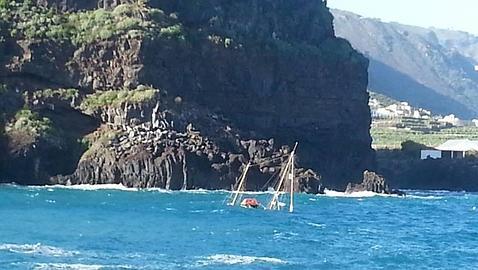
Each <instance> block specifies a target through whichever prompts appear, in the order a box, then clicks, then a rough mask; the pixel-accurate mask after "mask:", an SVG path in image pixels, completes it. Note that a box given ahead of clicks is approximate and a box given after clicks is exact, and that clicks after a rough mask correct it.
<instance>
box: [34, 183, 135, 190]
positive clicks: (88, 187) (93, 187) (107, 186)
mask: <svg viewBox="0 0 478 270" xmlns="http://www.w3.org/2000/svg"><path fill="white" fill-rule="evenodd" d="M41 188H47V189H51V188H56V189H74V190H122V191H138V190H140V189H138V188H129V187H125V186H123V185H122V184H100V185H71V186H64V185H53V186H42V187H41Z"/></svg>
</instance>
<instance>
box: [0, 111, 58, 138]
mask: <svg viewBox="0 0 478 270" xmlns="http://www.w3.org/2000/svg"><path fill="white" fill-rule="evenodd" d="M6 131H7V132H21V133H24V134H27V135H29V136H30V137H32V138H35V139H37V138H40V137H50V136H54V135H55V129H54V128H53V124H52V122H51V120H50V119H49V118H47V117H41V116H40V115H39V114H38V113H36V112H33V111H31V110H30V109H27V108H24V109H22V110H20V111H18V112H17V113H16V115H15V117H14V119H13V121H12V122H11V123H10V124H8V125H7V127H6Z"/></svg>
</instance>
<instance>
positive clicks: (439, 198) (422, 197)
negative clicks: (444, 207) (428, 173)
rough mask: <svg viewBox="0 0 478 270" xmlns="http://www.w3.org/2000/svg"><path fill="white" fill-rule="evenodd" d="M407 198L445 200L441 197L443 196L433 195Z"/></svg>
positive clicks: (409, 196)
mask: <svg viewBox="0 0 478 270" xmlns="http://www.w3.org/2000/svg"><path fill="white" fill-rule="evenodd" d="M407 198H410V199H420V200H441V199H443V197H441V196H433V195H430V196H421V195H420V196H419V195H407Z"/></svg>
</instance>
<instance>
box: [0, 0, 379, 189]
mask: <svg viewBox="0 0 478 270" xmlns="http://www.w3.org/2000/svg"><path fill="white" fill-rule="evenodd" d="M0 13H2V16H1V19H0V26H1V31H0V33H2V36H1V38H0V55H2V56H3V57H1V58H0V64H1V65H0V83H1V84H2V85H3V86H2V87H3V89H4V90H3V92H2V93H3V94H4V95H5V97H8V98H9V99H12V100H13V99H14V100H16V101H17V102H16V103H8V104H6V105H2V107H1V108H0V111H1V112H2V114H3V117H2V118H3V120H4V123H3V124H2V125H3V126H5V132H4V139H3V142H4V147H5V148H6V149H5V153H8V155H7V157H6V158H5V160H4V162H3V169H2V171H1V173H0V175H1V177H2V178H3V179H5V180H7V181H17V182H20V183H26V184H44V183H62V184H78V183H93V184H97V183H123V184H125V185H127V186H137V187H164V188H169V189H180V188H230V187H231V185H232V184H233V183H234V181H235V178H236V177H237V176H238V174H239V173H240V171H241V170H242V167H243V166H244V164H245V163H247V162H248V161H249V160H253V161H255V163H257V164H259V165H257V167H255V168H254V169H253V171H252V174H251V178H252V179H253V180H251V181H250V186H249V187H248V188H249V189H261V188H263V187H266V186H267V185H268V184H269V185H270V183H268V179H270V177H271V176H273V175H274V174H275V173H277V171H278V170H279V169H280V163H281V160H282V159H283V158H284V157H286V156H287V154H288V153H289V151H290V149H289V147H290V146H291V145H293V144H294V142H296V141H297V142H299V150H298V155H299V156H298V162H299V165H300V169H298V173H299V175H300V179H299V182H300V183H299V187H300V189H301V190H302V191H310V192H317V191H318V190H319V189H320V186H323V185H326V186H329V187H331V188H339V189H344V188H345V186H346V184H347V183H348V182H350V181H351V180H355V179H357V180H358V179H360V178H361V174H362V172H363V171H364V170H365V169H368V168H370V167H371V166H372V162H373V152H372V150H371V148H370V144H371V139H370V135H369V126H370V114H369V108H368V106H367V102H368V94H367V92H366V86H367V65H368V61H367V60H366V59H365V58H364V57H363V56H362V55H361V54H359V53H357V52H356V51H354V50H353V49H352V48H351V46H350V44H349V43H348V42H347V41H345V40H343V39H339V38H336V37H335V35H334V30H333V26H332V16H331V14H330V13H329V11H328V9H327V7H326V6H325V4H324V3H323V2H322V1H305V0H295V1H290V0H280V1H277V0H274V1H273V0H247V1H238V2H234V3H231V2H230V1H225V0H209V1H181V0H175V1H170V0H168V1H166V0H151V1H127V0H121V1H113V0H111V1H106V0H104V1H103V0H101V1H99V0H88V1H68V0H37V1H36V2H33V3H31V2H28V1H27V2H20V1H19V2H11V3H10V2H4V1H0ZM145 85H147V86H145ZM158 89H160V90H158ZM0 140H1V139H0ZM302 168H303V169H302ZM319 175H320V176H319ZM319 178H321V179H322V180H321V182H320V183H319V181H318V179H319Z"/></svg>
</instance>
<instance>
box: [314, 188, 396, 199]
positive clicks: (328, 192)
mask: <svg viewBox="0 0 478 270" xmlns="http://www.w3.org/2000/svg"><path fill="white" fill-rule="evenodd" d="M319 196H326V197H345V198H370V197H377V196H380V197H400V196H398V195H394V194H381V193H375V192H372V191H361V192H353V193H345V192H340V191H335V190H328V189H326V190H325V194H320V195H319Z"/></svg>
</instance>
